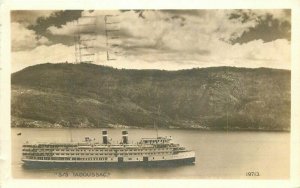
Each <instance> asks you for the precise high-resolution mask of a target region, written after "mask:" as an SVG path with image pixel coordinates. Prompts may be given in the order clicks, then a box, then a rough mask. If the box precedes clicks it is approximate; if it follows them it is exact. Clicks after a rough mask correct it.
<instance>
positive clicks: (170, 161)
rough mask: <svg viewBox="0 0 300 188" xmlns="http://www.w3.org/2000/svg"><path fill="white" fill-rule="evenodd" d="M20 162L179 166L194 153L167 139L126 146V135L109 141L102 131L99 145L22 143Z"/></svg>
mask: <svg viewBox="0 0 300 188" xmlns="http://www.w3.org/2000/svg"><path fill="white" fill-rule="evenodd" d="M22 161H23V162H24V165H25V166H31V167H57V166H60V167H70V166H97V165H101V166H108V167H110V166H132V165H146V166H157V165H159V166H160V165H179V164H193V163H195V152H194V151H191V150H188V149H186V148H185V147H182V146H180V145H179V144H175V143H172V138H171V137H156V138H141V140H140V141H139V142H137V143H135V144H130V143H129V140H128V132H127V131H122V141H121V142H120V143H117V144H113V143H111V142H110V139H109V137H108V132H107V131H106V130H103V131H102V143H100V142H96V141H95V140H93V139H90V138H89V137H86V138H85V140H84V141H82V142H78V143H75V142H68V143H25V144H24V145H23V157H22Z"/></svg>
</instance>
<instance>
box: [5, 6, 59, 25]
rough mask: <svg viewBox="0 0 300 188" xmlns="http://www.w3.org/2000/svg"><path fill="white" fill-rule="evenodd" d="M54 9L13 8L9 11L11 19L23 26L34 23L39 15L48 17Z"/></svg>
mask: <svg viewBox="0 0 300 188" xmlns="http://www.w3.org/2000/svg"><path fill="white" fill-rule="evenodd" d="M54 12H55V11H53V10H42V11H41V10H34V11H33V10H30V11H28V10H13V11H11V21H12V22H18V23H20V24H22V25H24V26H26V27H27V26H29V25H35V24H36V21H37V19H38V18H40V17H44V18H46V17H49V16H50V15H51V14H52V13H54Z"/></svg>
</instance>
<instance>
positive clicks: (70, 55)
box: [12, 44, 75, 72]
mask: <svg viewBox="0 0 300 188" xmlns="http://www.w3.org/2000/svg"><path fill="white" fill-rule="evenodd" d="M66 61H68V62H74V61H75V60H74V48H73V47H70V46H65V45H63V44H55V45H52V46H45V45H41V46H38V47H36V48H34V49H31V50H28V51H17V52H12V71H13V72H16V71H19V70H21V69H23V68H25V67H28V66H32V65H36V64H41V63H47V62H49V63H60V62H66Z"/></svg>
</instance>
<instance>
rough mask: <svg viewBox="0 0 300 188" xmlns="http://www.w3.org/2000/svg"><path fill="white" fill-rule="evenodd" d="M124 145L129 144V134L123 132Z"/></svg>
mask: <svg viewBox="0 0 300 188" xmlns="http://www.w3.org/2000/svg"><path fill="white" fill-rule="evenodd" d="M122 143H123V144H128V132H127V131H122Z"/></svg>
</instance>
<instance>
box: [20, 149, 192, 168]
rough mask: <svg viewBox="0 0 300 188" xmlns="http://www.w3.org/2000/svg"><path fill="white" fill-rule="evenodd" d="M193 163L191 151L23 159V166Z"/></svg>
mask: <svg viewBox="0 0 300 188" xmlns="http://www.w3.org/2000/svg"><path fill="white" fill-rule="evenodd" d="M182 160H183V161H188V162H192V163H193V162H195V153H194V152H193V151H188V152H181V153H178V154H173V155H155V156H132V157H120V156H117V157H86V158H66V159H65V158H63V159H56V158H55V157H39V159H27V158H23V159H22V161H23V162H24V164H25V165H34V164H47V165H54V166H55V165H61V164H63V165H76V164H93V165H95V164H122V163H156V162H174V161H182Z"/></svg>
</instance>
